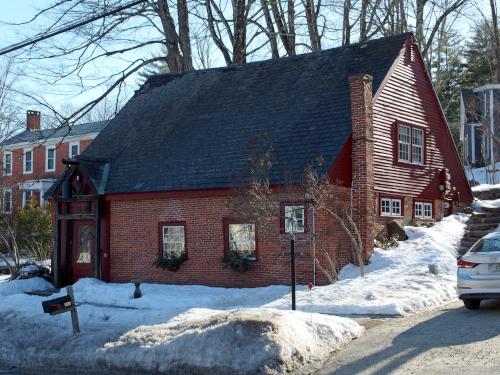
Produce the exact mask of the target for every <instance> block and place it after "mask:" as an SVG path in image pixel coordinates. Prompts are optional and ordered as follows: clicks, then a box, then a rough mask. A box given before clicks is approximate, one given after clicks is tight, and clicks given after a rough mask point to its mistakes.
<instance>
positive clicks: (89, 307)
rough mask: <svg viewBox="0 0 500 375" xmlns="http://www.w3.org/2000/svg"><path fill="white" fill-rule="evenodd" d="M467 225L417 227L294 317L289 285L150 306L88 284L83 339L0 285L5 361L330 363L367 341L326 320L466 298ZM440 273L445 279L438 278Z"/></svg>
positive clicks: (205, 290) (242, 365)
mask: <svg viewBox="0 0 500 375" xmlns="http://www.w3.org/2000/svg"><path fill="white" fill-rule="evenodd" d="M465 221H466V216H460V215H455V216H451V217H448V218H446V219H444V220H442V221H441V222H439V223H437V224H436V225H434V226H433V227H431V228H424V227H419V228H416V227H406V228H405V230H406V231H407V234H408V236H409V239H408V240H407V241H405V242H401V243H400V246H399V247H397V248H394V249H390V250H382V249H376V251H375V253H374V255H373V256H372V258H371V264H370V265H368V266H367V267H366V276H365V277H364V278H360V277H358V273H359V271H358V269H357V268H356V267H354V266H347V267H345V268H344V269H343V270H342V272H341V277H342V280H341V281H339V282H337V283H336V284H334V285H329V286H321V287H315V288H313V290H312V291H311V292H310V291H309V290H308V289H307V287H305V286H300V287H298V292H297V308H298V309H299V310H300V311H298V312H291V311H290V310H289V309H290V299H291V298H290V294H289V287H286V286H270V287H265V288H255V289H225V288H210V287H204V286H188V285H182V286H174V285H153V284H144V285H142V287H141V289H142V292H143V297H142V298H140V299H133V298H132V294H133V291H134V287H133V285H131V284H106V283H104V282H100V281H98V280H94V279H83V280H80V281H79V282H77V283H76V284H75V286H74V290H75V298H76V301H77V304H78V314H79V318H80V325H81V329H82V333H81V334H80V335H79V336H77V337H73V336H72V334H71V328H70V327H71V324H70V317H69V314H63V315H58V316H48V315H44V314H43V313H42V308H41V302H42V301H43V300H44V298H41V297H36V296H28V295H25V294H20V292H22V291H26V290H25V289H27V288H24V289H23V288H21V287H19V286H15V287H11V286H8V285H9V284H11V283H12V282H2V280H1V279H0V295H2V303H1V304H0V342H9V345H2V346H0V362H2V361H7V362H8V363H13V364H18V365H22V364H24V363H33V364H38V365H40V366H49V365H51V364H52V363H53V362H52V361H53V360H54V358H57V362H58V363H60V364H61V365H62V366H68V367H71V366H72V364H73V363H74V362H75V361H78V363H81V364H84V365H85V366H87V367H89V368H96V367H104V368H106V367H113V368H120V367H127V368H129V369H130V366H132V368H136V369H141V370H161V371H164V370H165V371H167V370H170V371H174V372H175V371H181V370H183V369H191V370H193V369H198V370H200V371H202V372H203V370H204V369H205V370H206V369H207V368H211V373H215V371H216V370H214V367H215V368H216V369H217V370H218V371H221V372H226V373H246V372H248V371H249V369H252V370H255V369H259V370H260V371H261V372H264V373H265V372H268V373H272V372H278V373H279V372H283V371H288V370H291V369H296V368H300V366H302V365H304V364H306V363H310V362H315V363H320V362H321V361H322V360H324V359H325V358H326V357H327V356H328V355H329V354H330V353H331V352H332V351H334V350H337V349H339V348H340V347H342V346H343V345H345V344H347V343H348V342H349V341H350V340H352V339H353V338H355V337H357V336H359V335H360V334H362V331H363V329H362V328H361V327H360V326H359V325H358V324H357V323H356V322H355V321H353V320H351V319H347V318H340V317H338V316H332V315H324V314H337V315H350V314H363V315H364V314H375V315H406V314H410V313H415V312H418V311H421V310H425V309H431V308H435V307H438V306H440V305H442V304H444V303H446V302H448V301H450V300H452V299H454V298H456V290H455V285H456V277H455V273H456V265H455V264H456V259H455V257H456V248H457V245H458V242H459V240H460V238H461V236H462V234H463V231H464V227H465V225H464V222H465ZM429 264H435V265H437V266H438V267H439V270H440V273H439V274H438V275H434V274H431V273H430V272H429V269H428V266H429ZM34 280H38V279H34ZM28 281H29V280H28ZM24 282H27V281H18V282H17V283H24ZM32 282H34V283H38V282H41V281H40V280H38V281H32ZM32 288H33V289H41V288H40V285H35V286H32ZM62 294H64V293H61V295H62ZM319 313H323V314H319ZM27 332H29V335H27V334H26V333H27Z"/></svg>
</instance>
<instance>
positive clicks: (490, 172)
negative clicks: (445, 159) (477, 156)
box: [464, 162, 500, 186]
mask: <svg viewBox="0 0 500 375" xmlns="http://www.w3.org/2000/svg"><path fill="white" fill-rule="evenodd" d="M464 171H465V175H466V176H467V179H468V180H469V181H473V182H475V184H489V185H490V186H491V185H495V184H497V183H498V182H500V162H498V163H496V164H495V168H493V164H492V165H488V166H486V167H479V168H469V167H466V168H464Z"/></svg>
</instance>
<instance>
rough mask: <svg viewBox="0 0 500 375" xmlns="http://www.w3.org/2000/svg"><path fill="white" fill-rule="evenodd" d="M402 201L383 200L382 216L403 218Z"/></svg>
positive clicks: (381, 205)
mask: <svg viewBox="0 0 500 375" xmlns="http://www.w3.org/2000/svg"><path fill="white" fill-rule="evenodd" d="M401 212H402V211H401V199H398V198H396V199H394V198H381V199H380V215H381V216H401Z"/></svg>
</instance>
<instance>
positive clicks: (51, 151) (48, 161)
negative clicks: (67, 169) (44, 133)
mask: <svg viewBox="0 0 500 375" xmlns="http://www.w3.org/2000/svg"><path fill="white" fill-rule="evenodd" d="M45 170H46V171H47V172H54V171H55V170H56V147H55V146H47V147H45Z"/></svg>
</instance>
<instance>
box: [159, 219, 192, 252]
mask: <svg viewBox="0 0 500 375" xmlns="http://www.w3.org/2000/svg"><path fill="white" fill-rule="evenodd" d="M162 237H163V257H164V258H170V257H180V256H185V255H186V231H185V227H184V225H183V224H179V225H163V226H162Z"/></svg>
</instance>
